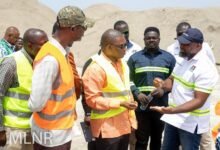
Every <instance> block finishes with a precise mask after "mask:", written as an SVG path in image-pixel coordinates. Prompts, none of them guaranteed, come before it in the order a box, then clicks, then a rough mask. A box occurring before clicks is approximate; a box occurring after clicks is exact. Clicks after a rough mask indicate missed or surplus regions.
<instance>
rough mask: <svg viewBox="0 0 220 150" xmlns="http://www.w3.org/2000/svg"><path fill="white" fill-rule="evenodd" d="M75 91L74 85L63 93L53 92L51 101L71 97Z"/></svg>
mask: <svg viewBox="0 0 220 150" xmlns="http://www.w3.org/2000/svg"><path fill="white" fill-rule="evenodd" d="M74 93H75V88H74V87H73V88H72V89H70V90H69V91H67V92H66V93H64V94H63V95H57V94H51V96H50V100H51V101H57V102H58V101H63V100H64V99H66V98H68V97H71V96H72V95H73V94H74Z"/></svg>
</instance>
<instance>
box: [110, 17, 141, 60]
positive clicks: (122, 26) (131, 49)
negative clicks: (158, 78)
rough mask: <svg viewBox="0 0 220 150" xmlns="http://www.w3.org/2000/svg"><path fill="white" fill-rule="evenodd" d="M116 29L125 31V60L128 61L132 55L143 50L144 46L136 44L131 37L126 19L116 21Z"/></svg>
mask: <svg viewBox="0 0 220 150" xmlns="http://www.w3.org/2000/svg"><path fill="white" fill-rule="evenodd" d="M114 29H115V30H117V31H119V32H121V33H123V34H124V36H125V39H126V46H127V50H126V53H125V55H124V57H123V60H125V61H126V62H127V61H128V59H129V58H130V56H131V55H133V54H134V53H136V52H138V51H140V50H142V48H141V46H139V45H138V44H136V43H135V42H133V41H131V40H130V39H129V27H128V24H127V22H125V21H124V20H119V21H117V22H115V24H114Z"/></svg>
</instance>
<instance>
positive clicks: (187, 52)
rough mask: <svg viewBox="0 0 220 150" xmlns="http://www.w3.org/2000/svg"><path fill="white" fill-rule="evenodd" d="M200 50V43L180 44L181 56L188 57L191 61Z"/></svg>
mask: <svg viewBox="0 0 220 150" xmlns="http://www.w3.org/2000/svg"><path fill="white" fill-rule="evenodd" d="M200 49H201V44H199V43H193V42H192V43H189V44H181V43H180V53H179V55H180V56H181V57H187V58H188V59H191V58H192V57H193V56H194V55H195V54H196V53H197V52H198V50H200Z"/></svg>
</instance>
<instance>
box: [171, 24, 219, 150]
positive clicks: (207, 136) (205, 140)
mask: <svg viewBox="0 0 220 150" xmlns="http://www.w3.org/2000/svg"><path fill="white" fill-rule="evenodd" d="M189 28H191V25H190V24H189V23H188V22H180V23H179V24H178V25H177V27H176V36H177V38H178V37H179V36H181V35H182V34H183V33H184V32H186V30H187V29H189ZM167 51H168V52H170V53H171V54H172V55H173V56H174V57H175V59H176V63H180V62H181V61H182V60H183V57H181V56H179V52H180V44H179V42H178V40H175V42H174V43H173V44H171V45H170V46H169V47H168V48H167ZM202 52H203V53H204V54H205V55H207V56H208V58H209V59H210V61H211V62H212V63H213V64H215V63H216V61H215V57H214V54H213V51H212V49H211V47H210V46H209V44H208V43H206V42H203V44H202ZM211 141H212V138H211V133H210V131H208V132H207V133H204V134H202V139H201V143H200V149H201V150H208V149H211V146H212V145H211V144H212V143H211Z"/></svg>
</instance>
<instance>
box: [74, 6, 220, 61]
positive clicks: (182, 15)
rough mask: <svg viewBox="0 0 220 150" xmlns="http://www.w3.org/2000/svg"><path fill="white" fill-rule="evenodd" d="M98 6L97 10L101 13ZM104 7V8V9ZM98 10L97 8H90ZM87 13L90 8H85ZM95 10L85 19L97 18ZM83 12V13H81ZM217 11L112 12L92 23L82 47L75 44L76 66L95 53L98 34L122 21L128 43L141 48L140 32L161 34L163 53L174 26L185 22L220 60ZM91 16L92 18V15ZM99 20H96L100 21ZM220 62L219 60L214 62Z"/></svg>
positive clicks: (182, 9) (172, 33)
mask: <svg viewBox="0 0 220 150" xmlns="http://www.w3.org/2000/svg"><path fill="white" fill-rule="evenodd" d="M102 7H103V5H102V6H100V10H102ZM104 7H106V6H105V5H104ZM93 8H98V6H93ZM89 9H91V8H89ZM98 11H99V9H94V11H90V13H88V14H87V15H88V16H90V17H93V13H92V12H94V14H97V13H98ZM85 12H87V9H86V10H85ZM218 12H220V8H206V9H184V8H176V9H174V8H164V9H151V10H146V11H136V12H131V11H122V10H118V9H117V10H116V11H115V12H112V13H110V14H109V11H107V14H106V15H104V13H105V12H103V11H100V13H102V15H101V16H103V17H102V18H98V19H96V24H95V26H94V27H93V28H92V29H89V30H88V31H86V33H85V36H84V38H83V40H82V43H75V45H74V51H75V53H76V55H77V56H78V57H77V62H78V64H80V65H82V64H83V63H84V61H85V59H88V58H89V57H90V56H91V55H92V54H94V53H95V52H96V51H98V50H99V42H100V37H101V34H102V33H103V32H104V31H105V30H106V29H108V28H112V27H113V24H114V22H115V21H117V20H119V19H122V20H125V21H127V22H128V24H129V27H130V39H132V40H133V41H135V42H137V43H138V44H140V45H141V46H144V42H143V32H144V30H145V28H146V27H148V26H156V27H158V28H159V29H160V32H161V42H160V47H161V48H162V49H166V48H167V46H168V45H169V44H171V43H172V42H173V40H174V38H175V36H176V35H175V34H176V33H175V28H176V25H177V24H178V23H179V22H181V21H188V22H190V23H191V25H192V26H193V27H198V28H200V29H201V30H202V31H203V32H204V36H205V40H206V41H207V42H209V43H210V45H212V46H213V47H214V49H213V51H214V53H215V56H216V59H217V60H218V59H219V58H220V57H219V56H220V53H219V52H218V51H219V47H220V40H219V38H218V35H219V34H220V20H218V19H217V18H219V17H220V13H218ZM94 16H95V15H94ZM101 16H99V17H101ZM218 62H220V59H219V60H218Z"/></svg>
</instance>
